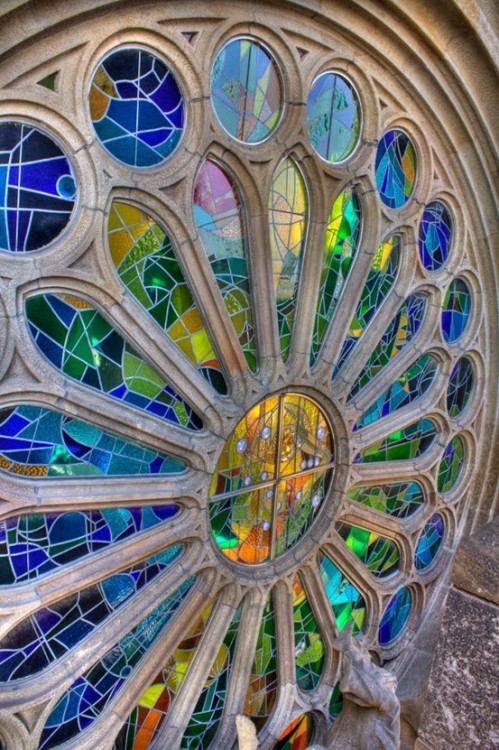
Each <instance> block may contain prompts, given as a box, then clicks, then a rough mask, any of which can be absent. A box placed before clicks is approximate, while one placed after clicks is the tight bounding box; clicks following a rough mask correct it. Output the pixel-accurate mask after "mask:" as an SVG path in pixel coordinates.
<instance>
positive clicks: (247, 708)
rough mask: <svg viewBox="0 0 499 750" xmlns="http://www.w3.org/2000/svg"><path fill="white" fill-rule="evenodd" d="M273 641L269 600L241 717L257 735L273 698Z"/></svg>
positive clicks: (272, 616)
mask: <svg viewBox="0 0 499 750" xmlns="http://www.w3.org/2000/svg"><path fill="white" fill-rule="evenodd" d="M277 686H278V683H277V641H276V627H275V617H274V608H273V606H272V601H271V599H270V598H269V600H268V602H267V604H266V605H265V608H264V610H263V614H262V622H261V625H260V630H259V631H258V639H257V643H256V651H255V658H254V659H253V664H252V667H251V674H250V678H249V684H248V690H247V693H246V700H245V703H244V709H243V711H244V713H245V714H246V716H249V717H250V719H251V720H252V721H253V723H254V724H255V725H256V728H257V731H260V729H261V728H262V727H263V725H264V724H265V722H266V720H267V718H268V717H269V716H270V714H271V713H272V709H273V707H274V704H275V702H276V698H277Z"/></svg>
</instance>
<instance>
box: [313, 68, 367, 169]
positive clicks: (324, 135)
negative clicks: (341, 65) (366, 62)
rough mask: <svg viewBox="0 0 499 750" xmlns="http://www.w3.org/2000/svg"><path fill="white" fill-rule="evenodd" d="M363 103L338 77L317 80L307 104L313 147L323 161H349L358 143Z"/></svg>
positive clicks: (324, 76) (350, 87)
mask: <svg viewBox="0 0 499 750" xmlns="http://www.w3.org/2000/svg"><path fill="white" fill-rule="evenodd" d="M360 125H361V112H360V102H359V97H358V96H357V92H356V91H355V89H354V87H353V85H352V84H351V83H350V81H349V80H348V79H347V78H345V77H344V76H342V75H340V74H339V73H332V72H329V73H323V74H322V75H320V76H319V77H318V78H316V79H315V81H314V83H313V84H312V88H311V89H310V93H309V95H308V100H307V131H308V137H309V138H310V143H311V144H312V146H313V148H314V149H315V151H316V152H317V153H318V154H319V156H320V157H322V159H325V160H326V161H328V162H330V163H331V164H337V163H339V162H341V161H344V160H345V159H347V158H348V157H349V156H350V154H351V153H352V151H353V150H354V148H355V146H356V145H357V143H358V140H359V133H360Z"/></svg>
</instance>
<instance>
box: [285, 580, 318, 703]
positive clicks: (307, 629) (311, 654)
mask: <svg viewBox="0 0 499 750" xmlns="http://www.w3.org/2000/svg"><path fill="white" fill-rule="evenodd" d="M293 623H294V633H295V669H296V683H297V685H298V687H299V688H300V689H301V690H314V688H316V687H317V685H318V683H319V680H320V678H321V674H322V668H323V666H324V643H323V642H322V638H321V635H320V632H319V626H318V625H317V620H316V619H315V617H314V614H313V612H312V608H311V606H310V604H309V601H308V599H307V595H306V593H305V589H304V588H303V586H302V583H301V580H300V577H299V576H295V578H294V580H293Z"/></svg>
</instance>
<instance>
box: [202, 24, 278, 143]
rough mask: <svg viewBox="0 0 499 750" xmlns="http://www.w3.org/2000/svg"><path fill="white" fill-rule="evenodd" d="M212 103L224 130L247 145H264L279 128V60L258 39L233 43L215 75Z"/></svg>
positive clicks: (220, 58) (225, 50)
mask: <svg viewBox="0 0 499 750" xmlns="http://www.w3.org/2000/svg"><path fill="white" fill-rule="evenodd" d="M211 103H212V105H213V109H214V110H215V113H216V115H217V118H218V120H219V122H220V124H221V125H222V127H223V129H224V130H225V131H226V132H227V133H228V134H229V135H231V136H232V137H233V138H237V139H238V140H239V141H243V142H244V143H253V144H256V143H261V142H262V141H264V140H265V139H266V138H268V137H269V135H270V134H271V133H272V132H273V131H274V130H275V128H276V127H277V126H278V124H279V121H280V118H281V114H282V108H283V92H282V83H281V75H280V73H279V69H278V67H277V64H276V62H275V60H274V59H273V57H272V55H271V54H270V52H268V51H267V50H266V49H265V47H264V46H263V45H261V44H260V43H259V42H257V41H255V40H254V39H248V38H240V39H233V40H232V41H230V42H229V43H228V44H226V45H225V46H224V47H223V48H222V49H221V51H220V52H219V53H218V55H217V57H216V59H215V62H214V63H213V69H212V71H211Z"/></svg>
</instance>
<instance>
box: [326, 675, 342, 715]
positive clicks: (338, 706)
mask: <svg viewBox="0 0 499 750" xmlns="http://www.w3.org/2000/svg"><path fill="white" fill-rule="evenodd" d="M342 709H343V693H342V692H341V690H340V683H339V682H337V683H336V685H335V686H334V688H333V692H332V695H331V699H330V701H329V716H330V717H331V720H332V721H335V719H337V718H338V716H339V715H340V714H341V711H342Z"/></svg>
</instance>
